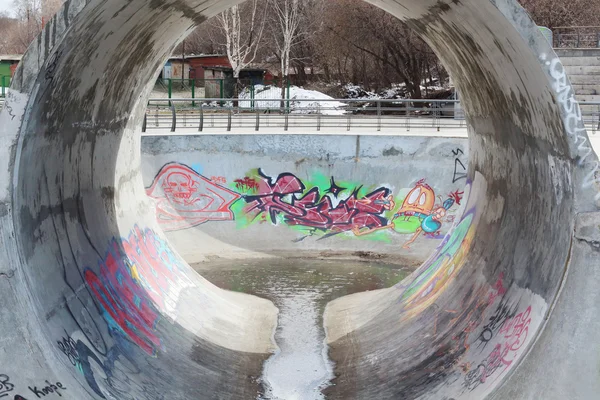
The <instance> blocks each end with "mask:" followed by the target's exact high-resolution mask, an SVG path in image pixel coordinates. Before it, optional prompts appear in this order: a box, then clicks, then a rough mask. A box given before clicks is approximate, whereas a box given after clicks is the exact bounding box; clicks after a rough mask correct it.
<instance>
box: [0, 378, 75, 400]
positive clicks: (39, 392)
mask: <svg viewBox="0 0 600 400" xmlns="http://www.w3.org/2000/svg"><path fill="white" fill-rule="evenodd" d="M45 383H46V386H43V387H40V388H38V387H37V386H34V387H31V386H28V388H29V390H30V391H31V392H32V393H33V394H35V396H36V397H37V398H38V399H41V398H43V397H46V396H48V395H53V394H56V395H58V396H59V397H62V393H61V391H65V390H67V388H66V387H65V386H64V385H63V384H62V383H60V382H56V383H51V382H49V381H48V380H47V379H46V380H45ZM13 390H15V385H14V384H12V383H10V377H9V376H8V375H5V374H0V398H3V397H7V396H9V395H10V392H12V391H13ZM13 400H27V399H26V398H25V397H23V396H21V395H20V394H15V395H14V397H13Z"/></svg>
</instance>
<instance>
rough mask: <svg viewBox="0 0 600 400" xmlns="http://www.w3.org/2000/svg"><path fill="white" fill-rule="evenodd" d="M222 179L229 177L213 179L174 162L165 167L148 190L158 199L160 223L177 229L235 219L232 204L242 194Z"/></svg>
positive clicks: (157, 207) (168, 228)
mask: <svg viewBox="0 0 600 400" xmlns="http://www.w3.org/2000/svg"><path fill="white" fill-rule="evenodd" d="M219 183H226V181H225V178H223V177H213V179H212V180H211V179H208V178H206V177H204V176H202V175H200V174H198V173H197V172H196V171H194V170H193V169H191V168H190V167H188V166H186V165H183V164H178V163H170V164H166V165H165V166H163V167H162V168H161V170H160V171H159V172H158V174H157V175H156V177H155V178H154V182H153V183H152V185H151V186H150V187H149V188H147V189H146V194H147V195H148V196H150V197H151V198H153V199H155V200H156V217H157V220H158V223H159V224H160V226H161V227H162V228H163V229H164V230H165V231H173V230H179V229H185V228H190V227H193V226H197V225H200V224H203V223H205V222H206V221H230V220H233V219H234V215H233V212H232V211H231V210H230V207H231V205H232V204H233V203H234V202H235V201H236V200H238V199H239V198H240V195H239V194H237V193H235V192H233V191H231V190H229V189H227V188H225V187H223V186H220V185H219Z"/></svg>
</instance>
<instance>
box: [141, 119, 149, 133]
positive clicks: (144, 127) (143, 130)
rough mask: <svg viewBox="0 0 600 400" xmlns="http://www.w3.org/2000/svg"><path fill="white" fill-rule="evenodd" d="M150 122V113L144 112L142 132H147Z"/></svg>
mask: <svg viewBox="0 0 600 400" xmlns="http://www.w3.org/2000/svg"><path fill="white" fill-rule="evenodd" d="M147 123H148V114H144V122H143V123H142V133H145V132H146V124H147Z"/></svg>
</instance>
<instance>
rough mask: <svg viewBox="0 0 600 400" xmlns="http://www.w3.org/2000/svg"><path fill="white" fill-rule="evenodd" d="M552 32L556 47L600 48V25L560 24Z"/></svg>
mask: <svg viewBox="0 0 600 400" xmlns="http://www.w3.org/2000/svg"><path fill="white" fill-rule="evenodd" d="M552 32H553V37H554V47H555V48H558V49H564V48H575V49H589V48H600V26H559V27H556V28H554V29H553V30H552Z"/></svg>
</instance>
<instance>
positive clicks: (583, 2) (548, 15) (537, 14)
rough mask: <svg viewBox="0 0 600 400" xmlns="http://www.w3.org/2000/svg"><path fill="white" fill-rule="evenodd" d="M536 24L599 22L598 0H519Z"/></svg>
mask: <svg viewBox="0 0 600 400" xmlns="http://www.w3.org/2000/svg"><path fill="white" fill-rule="evenodd" d="M519 1H520V3H521V5H522V6H523V7H524V8H525V9H526V10H527V11H528V12H529V13H530V14H531V17H532V18H533V20H534V21H535V22H536V24H538V25H541V26H545V27H548V28H550V29H553V28H556V27H559V26H585V25H598V24H600V0H519Z"/></svg>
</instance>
